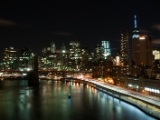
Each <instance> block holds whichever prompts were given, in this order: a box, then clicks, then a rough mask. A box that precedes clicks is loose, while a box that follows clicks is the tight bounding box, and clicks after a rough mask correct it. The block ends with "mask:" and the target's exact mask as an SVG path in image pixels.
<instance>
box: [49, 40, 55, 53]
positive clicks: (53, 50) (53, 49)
mask: <svg viewBox="0 0 160 120" xmlns="http://www.w3.org/2000/svg"><path fill="white" fill-rule="evenodd" d="M50 49H51V53H55V51H56V46H55V43H54V42H53V41H52V42H51V48H50Z"/></svg>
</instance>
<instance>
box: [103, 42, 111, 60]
mask: <svg viewBox="0 0 160 120" xmlns="http://www.w3.org/2000/svg"><path fill="white" fill-rule="evenodd" d="M102 49H103V57H104V59H107V57H108V56H109V55H111V49H110V42H109V41H102Z"/></svg>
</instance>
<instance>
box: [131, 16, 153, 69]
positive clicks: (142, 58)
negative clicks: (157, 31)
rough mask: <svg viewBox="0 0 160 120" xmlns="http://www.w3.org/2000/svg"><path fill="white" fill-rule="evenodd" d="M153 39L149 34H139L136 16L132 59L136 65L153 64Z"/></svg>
mask: <svg viewBox="0 0 160 120" xmlns="http://www.w3.org/2000/svg"><path fill="white" fill-rule="evenodd" d="M152 58H153V57H152V40H151V37H150V36H148V35H139V30H138V28H137V20H136V16H134V30H133V36H132V59H133V61H134V62H135V64H136V65H148V66H151V65H152Z"/></svg>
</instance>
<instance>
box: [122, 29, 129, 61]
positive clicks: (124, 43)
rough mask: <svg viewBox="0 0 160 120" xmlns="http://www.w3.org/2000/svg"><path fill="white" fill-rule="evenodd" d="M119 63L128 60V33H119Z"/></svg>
mask: <svg viewBox="0 0 160 120" xmlns="http://www.w3.org/2000/svg"><path fill="white" fill-rule="evenodd" d="M120 53H121V62H122V63H124V62H125V61H127V60H128V58H129V46H128V31H126V30H125V31H121V52H120Z"/></svg>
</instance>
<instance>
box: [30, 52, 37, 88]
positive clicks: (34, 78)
mask: <svg viewBox="0 0 160 120" xmlns="http://www.w3.org/2000/svg"><path fill="white" fill-rule="evenodd" d="M31 63H32V66H33V71H31V72H29V73H28V86H37V85H39V77H38V56H37V55H35V56H34V57H33V58H31Z"/></svg>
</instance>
